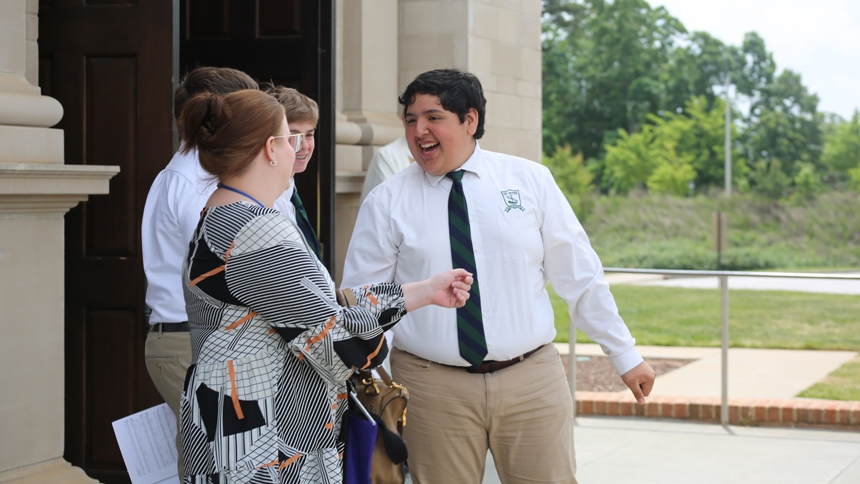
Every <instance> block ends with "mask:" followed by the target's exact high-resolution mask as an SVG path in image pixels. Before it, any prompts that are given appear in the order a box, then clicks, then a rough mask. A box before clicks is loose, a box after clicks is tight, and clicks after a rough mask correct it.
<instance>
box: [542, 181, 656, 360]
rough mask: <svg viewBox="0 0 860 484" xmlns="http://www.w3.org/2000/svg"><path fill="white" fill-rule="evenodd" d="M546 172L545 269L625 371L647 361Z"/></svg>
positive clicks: (575, 316) (574, 314)
mask: <svg viewBox="0 0 860 484" xmlns="http://www.w3.org/2000/svg"><path fill="white" fill-rule="evenodd" d="M546 177H547V178H548V180H547V181H546V183H545V184H544V188H545V193H544V194H543V198H544V200H543V220H542V221H541V235H542V238H543V244H544V264H543V267H544V271H545V272H546V275H547V278H548V279H549V282H550V284H552V287H553V289H555V291H556V292H557V293H558V295H559V296H561V297H562V299H564V300H565V301H567V303H568V306H569V310H570V318H571V320H572V321H575V322H576V326H578V327H579V328H581V329H582V330H583V331H584V332H585V334H587V335H588V337H589V338H591V339H593V340H594V341H596V342H597V343H598V344H600V347H601V348H602V349H603V352H604V353H606V355H607V356H608V357H609V360H610V361H611V362H612V365H613V366H614V367H615V369H616V371H618V373H619V374H622V375H623V374H624V373H627V372H628V371H629V370H631V369H633V367H635V366H636V365H638V364H639V363H641V362H642V357H641V356H640V355H639V352H638V351H637V350H636V348H635V346H634V345H635V344H636V340H635V339H633V337H632V336H631V334H630V331H629V330H628V329H627V325H625V324H624V321H623V320H622V319H621V317H620V316H619V315H618V307H617V306H616V305H615V299H614V298H613V297H612V294H611V293H610V292H609V284H608V283H607V282H606V279H605V278H604V276H603V266H602V265H601V263H600V259H599V258H598V257H597V254H596V253H595V252H594V249H593V248H592V247H591V243H590V242H589V240H588V236H587V235H586V233H585V230H584V229H583V228H582V225H581V224H580V223H579V220H577V219H576V216H575V215H574V213H573V210H571V208H570V204H569V203H568V202H567V199H565V197H564V194H562V192H561V190H560V189H559V188H558V185H557V184H556V183H555V181H554V180H553V179H552V175H550V174H549V172H548V171H547V172H546ZM570 337H571V338H575V337H576V335H575V334H571V335H570Z"/></svg>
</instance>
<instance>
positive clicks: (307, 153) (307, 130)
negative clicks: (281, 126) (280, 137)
mask: <svg viewBox="0 0 860 484" xmlns="http://www.w3.org/2000/svg"><path fill="white" fill-rule="evenodd" d="M315 131H316V126H314V125H313V124H311V123H310V122H308V121H299V122H297V123H290V134H303V135H304V136H303V137H302V150H301V151H299V152H298V153H296V163H295V164H294V165H293V175H295V174H296V173H302V172H304V171H305V170H306V169H307V168H308V162H310V160H311V156H312V155H313V154H314V134H315Z"/></svg>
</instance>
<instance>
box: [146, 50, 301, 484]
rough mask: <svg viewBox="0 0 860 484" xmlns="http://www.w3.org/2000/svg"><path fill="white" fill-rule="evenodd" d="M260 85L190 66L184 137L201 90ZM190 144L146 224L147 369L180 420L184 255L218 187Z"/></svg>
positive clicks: (159, 188) (155, 189)
mask: <svg viewBox="0 0 860 484" xmlns="http://www.w3.org/2000/svg"><path fill="white" fill-rule="evenodd" d="M257 88H258V85H257V82H256V81H254V80H253V79H252V78H251V77H250V76H248V75H247V74H245V73H244V72H241V71H238V70H235V69H229V68H220V67H198V68H197V69H194V70H192V71H190V72H189V73H188V74H186V76H185V77H184V78H183V79H182V81H181V82H180V83H179V86H178V87H177V88H176V91H175V93H174V100H173V114H174V117H175V119H176V123H177V127H178V128H179V133H180V139H182V138H181V136H182V133H183V131H182V126H181V114H182V110H183V109H184V107H185V104H186V103H187V102H188V101H189V100H190V99H191V98H193V97H194V96H196V95H198V94H201V93H214V94H221V95H226V94H229V93H231V92H235V91H240V90H243V89H257ZM184 148H185V141H184V139H183V140H182V142H181V144H180V150H179V151H178V152H177V153H176V154H174V155H173V159H171V160H170V163H168V165H167V166H166V167H165V168H164V169H163V170H162V171H161V172H160V173H159V174H158V176H156V178H155V181H154V182H153V183H152V186H151V187H150V189H149V193H148V194H147V197H146V205H145V206H144V209H143V221H142V224H141V244H142V250H143V270H144V272H145V273H146V282H147V286H146V305H147V306H148V307H149V308H150V310H151V313H150V315H149V323H150V330H149V333H148V334H147V337H146V345H145V359H146V369H147V371H148V372H149V375H150V377H151V378H152V382H153V383H154V384H155V388H156V389H157V390H158V392H159V393H160V394H161V397H162V398H164V401H165V402H167V404H168V405H169V406H170V409H171V410H173V413H174V414H175V415H176V420H177V422H178V421H179V397H180V395H181V393H182V383H183V381H184V380H185V373H186V370H187V369H188V365H189V364H191V340H190V336H189V326H188V315H187V314H186V312H185V297H184V295H183V291H182V275H181V269H182V257H183V255H184V254H185V251H186V249H187V248H188V241H189V240H191V235H192V234H193V232H194V227H196V226H197V222H198V220H199V219H200V211H201V210H202V209H203V207H204V206H205V205H206V200H208V199H209V196H210V195H212V193H213V192H214V191H215V188H216V187H215V185H216V182H215V179H214V177H212V176H211V175H210V174H209V173H207V172H206V171H205V170H204V169H203V168H202V167H201V166H200V162H199V160H198V159H197V151H196V150H194V149H191V150H185V149H184ZM291 206H292V204H291V203H290V197H289V194H284V196H283V197H280V198H279V199H278V200H276V202H275V208H276V209H277V210H281V211H284V212H286V211H288V210H289V208H290V207H291ZM177 451H178V468H179V469H178V471H179V475H180V476H181V475H182V473H183V471H182V466H183V461H182V452H181V449H179V445H178V434H177Z"/></svg>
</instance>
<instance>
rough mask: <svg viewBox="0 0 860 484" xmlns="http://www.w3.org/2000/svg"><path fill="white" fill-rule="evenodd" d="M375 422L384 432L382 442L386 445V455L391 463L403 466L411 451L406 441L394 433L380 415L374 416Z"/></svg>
mask: <svg viewBox="0 0 860 484" xmlns="http://www.w3.org/2000/svg"><path fill="white" fill-rule="evenodd" d="M373 420H375V421H376V424H377V425H378V426H379V430H380V431H381V432H382V442H383V443H384V444H385V453H386V454H387V455H388V458H389V459H391V462H393V463H395V464H402V463H404V462H406V459H408V458H409V451H407V450H406V441H404V440H403V437H401V436H400V435H398V434H397V433H396V432H392V431H391V430H390V429H389V428H388V426H387V425H385V422H383V421H382V419H381V418H380V417H379V415H373Z"/></svg>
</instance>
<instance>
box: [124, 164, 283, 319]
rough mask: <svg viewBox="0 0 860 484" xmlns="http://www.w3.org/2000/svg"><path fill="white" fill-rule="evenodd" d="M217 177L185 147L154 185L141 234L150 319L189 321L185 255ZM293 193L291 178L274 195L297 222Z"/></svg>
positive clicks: (277, 206) (279, 208)
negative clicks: (284, 188)
mask: <svg viewBox="0 0 860 484" xmlns="http://www.w3.org/2000/svg"><path fill="white" fill-rule="evenodd" d="M217 181H218V180H217V178H215V177H214V176H212V175H211V174H209V173H208V172H207V171H206V170H204V169H203V167H202V166H200V162H199V161H198V160H197V151H196V150H192V151H190V152H189V153H187V154H182V153H181V147H180V151H177V152H176V154H174V155H173V159H171V160H170V163H168V165H167V166H166V167H165V168H164V169H163V170H161V173H159V174H158V176H157V177H155V181H154V182H153V183H152V186H151V187H150V189H149V193H148V194H147V196H146V205H145V206H144V208H143V222H142V224H141V234H140V235H141V244H142V248H143V270H144V272H145V273H146V283H147V286H146V305H147V306H149V307H150V309H152V313H151V314H150V316H149V320H150V322H151V323H153V324H154V323H179V322H183V321H188V315H187V313H186V312H185V296H184V295H183V292H182V274H181V271H182V258H183V257H184V256H185V251H186V250H187V249H188V244H189V242H190V241H191V237H192V235H194V229H195V228H196V227H197V223H198V222H199V221H200V212H201V211H202V210H203V207H205V206H206V202H207V201H208V200H209V197H210V196H211V195H212V192H214V191H215V189H216V185H217ZM292 193H293V192H292V184H291V185H290V189H288V190H287V191H286V192H284V195H282V196H281V197H279V198H278V199H277V200H276V201H275V206H274V208H275V209H276V210H278V211H280V212H282V213H284V214H290V213H291V212H290V209H292V215H291V218H292V220H293V222H294V223H295V209H294V208H293V204H292V203H290V196H291V195H292ZM288 216H289V215H288Z"/></svg>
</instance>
